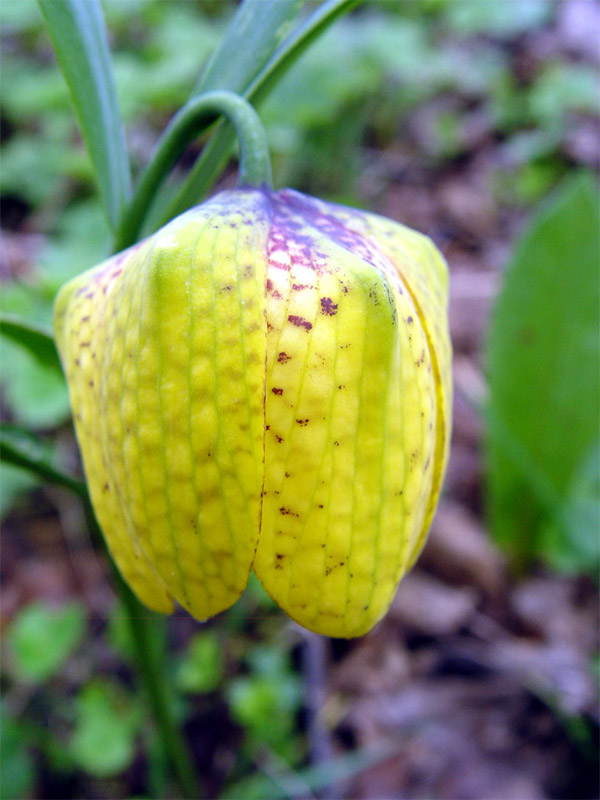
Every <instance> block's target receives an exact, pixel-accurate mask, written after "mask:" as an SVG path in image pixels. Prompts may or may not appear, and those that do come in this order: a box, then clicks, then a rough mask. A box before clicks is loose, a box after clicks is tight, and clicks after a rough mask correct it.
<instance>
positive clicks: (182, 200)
mask: <svg viewBox="0 0 600 800" xmlns="http://www.w3.org/2000/svg"><path fill="white" fill-rule="evenodd" d="M360 2H361V0H326V2H325V3H323V4H322V5H321V6H319V8H318V9H317V10H316V11H315V12H314V13H313V14H311V16H310V17H309V18H308V19H307V20H306V21H305V22H304V23H303V24H302V25H300V27H299V28H297V29H296V30H295V31H293V33H291V34H290V35H289V36H288V38H287V39H286V40H285V41H284V42H283V44H282V45H281V46H280V47H279V48H278V50H276V51H275V53H273V55H272V57H271V58H270V59H269V61H268V62H267V64H266V65H265V66H264V67H263V68H262V69H261V70H260V72H259V73H258V75H257V76H256V77H255V78H254V80H253V81H252V83H251V84H250V85H249V86H248V87H247V89H246V90H245V91H244V97H245V98H246V99H247V100H250V101H251V102H252V103H253V104H254V105H257V104H258V103H260V102H261V101H262V100H264V99H265V97H266V96H267V95H268V93H269V92H270V91H271V90H272V89H273V87H274V86H275V84H276V83H277V81H278V80H279V79H280V78H282V77H283V75H284V74H285V73H286V72H287V70H288V69H289V68H290V67H291V66H292V64H293V63H294V62H295V61H296V59H297V58H298V57H299V56H300V55H302V53H303V52H304V51H305V50H306V49H307V47H308V46H309V45H310V44H311V42H313V41H314V39H315V38H316V37H317V36H319V35H320V34H321V33H323V32H324V31H325V30H326V29H327V28H328V27H329V26H330V25H331V24H332V23H333V22H334V21H335V20H336V19H338V17H340V16H342V14H345V13H347V12H348V11H350V10H351V9H352V8H354V7H355V6H357V5H358V4H359V3H360ZM234 142H235V135H234V133H233V129H232V128H231V126H230V125H229V124H227V123H224V122H220V123H219V124H218V126H217V127H216V128H215V132H214V133H213V135H212V136H211V138H210V140H209V142H208V143H207V145H206V147H205V148H204V150H203V152H202V155H201V156H200V158H199V159H198V161H197V162H196V163H195V165H194V167H193V169H192V170H191V172H190V174H189V175H188V177H187V179H186V181H185V183H184V184H183V186H182V187H181V189H180V190H179V192H178V194H177V195H176V197H175V198H174V200H173V201H172V202H171V204H170V205H169V207H168V209H167V211H166V213H165V214H164V215H163V216H162V217H161V219H160V220H159V221H158V224H156V225H155V228H158V227H160V226H161V225H163V224H165V222H168V221H169V220H170V219H172V218H173V217H176V216H177V215H178V214H181V213H182V212H183V211H185V210H186V209H188V208H190V206H192V205H194V203H196V202H197V201H198V199H199V198H200V197H202V195H203V194H205V193H206V191H207V190H208V189H209V188H210V186H211V185H212V184H213V182H214V180H215V178H216V176H217V175H218V174H219V172H221V170H222V169H223V167H224V165H225V163H226V162H227V159H228V158H229V155H230V153H231V149H232V147H233V144H234Z"/></svg>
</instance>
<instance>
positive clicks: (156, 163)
mask: <svg viewBox="0 0 600 800" xmlns="http://www.w3.org/2000/svg"><path fill="white" fill-rule="evenodd" d="M220 116H224V117H226V118H227V119H228V120H229V121H230V122H231V123H232V125H233V126H234V128H235V130H236V133H237V136H238V139H239V141H240V167H239V173H238V186H240V187H243V186H262V185H266V186H271V185H272V178H271V162H270V158H269V149H268V147H267V139H266V136H265V132H264V129H263V127H262V124H261V121H260V118H259V116H258V114H257V113H256V111H255V110H254V109H253V108H252V106H251V105H250V104H249V103H248V101H247V100H244V99H243V98H242V97H239V95H236V94H234V93H233V92H226V91H215V92H207V93H206V94H203V95H200V96H199V97H195V98H194V99H192V100H190V101H189V102H188V103H186V105H185V106H183V108H181V109H180V111H178V112H177V114H176V115H175V116H174V117H173V119H172V120H171V122H170V124H169V125H168V127H167V128H166V130H165V132H164V133H163V135H162V136H161V138H160V140H159V142H158V144H157V146H156V152H155V154H154V156H153V158H152V160H151V161H150V163H149V164H148V166H147V167H146V170H145V172H144V173H143V175H142V177H141V179H140V182H139V185H138V187H137V189H136V192H135V194H134V196H133V199H132V201H131V204H130V206H129V208H128V209H127V211H126V212H125V215H124V216H123V219H122V221H121V224H120V225H119V230H118V233H117V238H116V243H115V250H116V251H117V252H118V251H120V250H124V249H125V248H126V247H129V246H131V245H132V244H134V243H135V242H136V241H137V239H138V237H139V233H140V230H141V227H142V224H143V222H144V219H145V217H146V214H147V212H148V209H149V208H150V206H151V203H152V200H153V199H154V195H155V194H156V190H157V188H158V186H159V185H160V183H161V182H162V181H163V180H164V178H165V177H166V176H167V174H168V173H169V170H170V169H171V168H172V167H173V165H174V164H175V162H176V161H177V159H178V158H179V156H180V155H181V151H182V150H183V148H184V147H186V145H188V144H189V142H190V141H191V140H192V139H193V138H194V136H195V135H196V134H197V133H198V132H199V130H200V129H202V128H204V127H206V123H207V122H213V121H214V120H216V119H218V117H220ZM201 126H202V128H201Z"/></svg>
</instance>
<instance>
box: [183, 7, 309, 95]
mask: <svg viewBox="0 0 600 800" xmlns="http://www.w3.org/2000/svg"><path fill="white" fill-rule="evenodd" d="M303 2H304V0H244V1H243V2H242V3H241V4H240V6H239V7H238V10H237V12H236V14H235V16H234V17H233V19H232V21H231V24H230V25H229V27H228V28H227V31H226V32H225V35H224V36H223V39H222V40H221V44H220V45H219V47H218V48H217V49H216V50H215V51H214V52H213V54H212V56H211V58H210V59H209V60H208V62H207V64H206V66H205V68H204V70H203V71H202V74H201V75H200V78H199V80H198V82H197V84H196V86H195V88H194V91H193V92H192V96H194V97H195V96H196V95H199V94H202V93H203V92H208V91H212V90H213V89H227V90H228V91H230V92H236V93H237V94H241V93H242V92H243V91H244V89H246V87H247V86H248V85H249V83H250V82H251V81H252V80H253V79H254V78H255V77H256V75H257V74H258V72H259V71H260V70H261V69H262V68H263V67H264V65H265V64H266V63H267V61H268V60H269V58H270V57H271V55H272V54H273V52H274V50H275V49H276V48H277V47H278V46H279V45H280V44H281V42H282V40H283V37H284V36H285V34H286V33H287V30H288V28H289V26H290V24H291V22H292V20H293V18H294V17H295V16H296V15H297V13H298V11H299V10H300V8H301V7H302V4H303Z"/></svg>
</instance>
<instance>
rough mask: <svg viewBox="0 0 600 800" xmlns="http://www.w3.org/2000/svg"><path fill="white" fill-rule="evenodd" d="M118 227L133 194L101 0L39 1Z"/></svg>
mask: <svg viewBox="0 0 600 800" xmlns="http://www.w3.org/2000/svg"><path fill="white" fill-rule="evenodd" d="M38 2H39V6H40V9H41V12H42V15H43V16H44V20H45V22H46V28H47V30H48V34H49V36H50V39H51V40H52V44H53V46H54V50H55V52H56V57H57V60H58V62H59V64H60V67H61V69H62V71H63V74H64V76H65V79H66V81H67V84H68V86H69V90H70V92H71V98H72V101H73V106H74V109H75V114H76V115H77V118H78V121H79V125H80V127H81V132H82V135H83V139H84V141H85V143H86V147H87V150H88V153H89V155H90V159H91V161H92V164H93V166H94V171H95V174H96V181H97V183H98V188H99V190H100V195H101V197H102V202H103V205H104V209H105V211H106V214H107V217H108V220H109V222H110V224H111V227H112V228H115V227H116V226H117V223H118V221H119V217H120V214H121V211H122V209H123V207H124V206H125V204H126V203H127V201H128V199H129V195H130V193H131V177H130V170H129V162H128V158H127V150H126V146H125V137H124V133H123V128H122V124H121V117H120V114H119V107H118V102H117V95H116V90H115V84H114V78H113V74H112V68H111V60H110V51H109V48H108V40H107V35H106V28H105V24H104V18H103V16H102V8H101V6H100V3H99V2H98V0H86V2H84V3H82V2H80V0H38Z"/></svg>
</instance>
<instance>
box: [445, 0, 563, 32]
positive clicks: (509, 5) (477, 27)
mask: <svg viewBox="0 0 600 800" xmlns="http://www.w3.org/2000/svg"><path fill="white" fill-rule="evenodd" d="M552 5H553V4H552V3H551V2H550V0H519V2H499V3H494V2H491V0H452V2H451V3H448V10H447V12H446V18H447V20H448V24H449V26H450V28H451V29H453V30H454V31H456V32H457V33H459V34H462V35H463V36H470V35H473V34H476V33H484V34H491V35H495V36H499V37H506V38H508V37H510V36H515V35H518V34H519V33H524V32H525V31H528V30H530V29H531V28H539V27H541V26H542V25H543V24H544V23H545V22H547V21H548V19H549V18H550V16H551V14H552Z"/></svg>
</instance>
